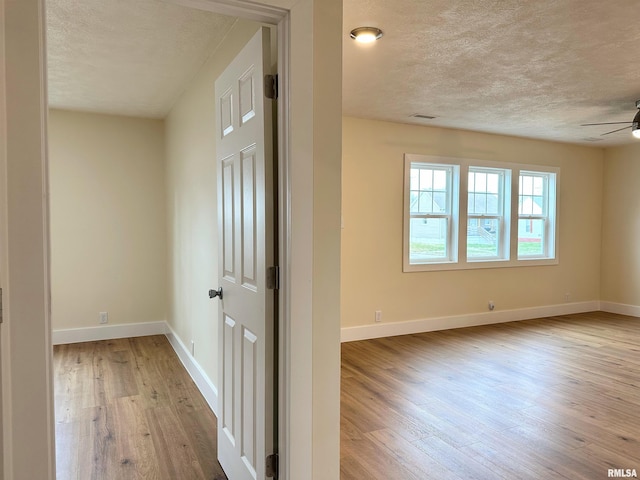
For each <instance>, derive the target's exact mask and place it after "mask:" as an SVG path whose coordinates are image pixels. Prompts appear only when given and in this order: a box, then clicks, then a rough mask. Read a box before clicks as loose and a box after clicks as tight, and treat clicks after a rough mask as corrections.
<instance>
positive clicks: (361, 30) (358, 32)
mask: <svg viewBox="0 0 640 480" xmlns="http://www.w3.org/2000/svg"><path fill="white" fill-rule="evenodd" d="M350 37H351V38H353V39H354V40H355V41H356V42H359V43H373V42H375V41H376V40H378V39H380V37H382V30H380V29H379V28H376V27H358V28H354V29H353V30H351V33H350Z"/></svg>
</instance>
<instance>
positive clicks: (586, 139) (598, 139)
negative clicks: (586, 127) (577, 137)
mask: <svg viewBox="0 0 640 480" xmlns="http://www.w3.org/2000/svg"><path fill="white" fill-rule="evenodd" d="M582 140H584V141H585V142H601V141H602V140H603V139H602V138H597V137H585V138H583V139H582Z"/></svg>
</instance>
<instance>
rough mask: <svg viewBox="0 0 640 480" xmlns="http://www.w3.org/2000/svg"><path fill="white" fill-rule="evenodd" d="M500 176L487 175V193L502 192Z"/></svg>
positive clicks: (495, 174)
mask: <svg viewBox="0 0 640 480" xmlns="http://www.w3.org/2000/svg"><path fill="white" fill-rule="evenodd" d="M499 188H500V175H498V174H497V173H491V174H489V175H487V192H489V193H498V192H499V191H500V190H499Z"/></svg>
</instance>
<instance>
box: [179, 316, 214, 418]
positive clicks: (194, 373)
mask: <svg viewBox="0 0 640 480" xmlns="http://www.w3.org/2000/svg"><path fill="white" fill-rule="evenodd" d="M166 335H167V338H168V339H169V343H170V344H171V346H172V347H173V349H174V350H175V352H176V354H177V355H178V358H179V359H180V361H181V362H182V364H183V365H184V368H186V369H187V372H189V375H190V376H191V378H192V379H193V381H194V382H195V384H196V386H197V387H198V390H200V393H202V396H203V397H204V399H205V400H206V401H207V403H208V404H209V407H211V410H213V413H214V415H215V416H216V417H218V389H217V388H216V387H215V385H214V384H213V382H212V381H211V379H210V378H209V376H208V375H207V374H206V373H205V371H204V370H203V369H202V367H201V366H200V364H199V363H198V362H197V361H196V359H195V358H194V357H193V355H191V353H190V352H189V350H188V349H187V347H186V346H185V344H184V343H183V342H182V340H180V337H179V336H178V335H177V334H176V332H174V331H173V329H172V328H171V326H170V325H167V334H166Z"/></svg>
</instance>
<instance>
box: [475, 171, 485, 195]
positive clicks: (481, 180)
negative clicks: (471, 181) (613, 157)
mask: <svg viewBox="0 0 640 480" xmlns="http://www.w3.org/2000/svg"><path fill="white" fill-rule="evenodd" d="M475 190H476V192H486V191H487V174H486V173H480V172H478V173H476V189H475Z"/></svg>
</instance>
